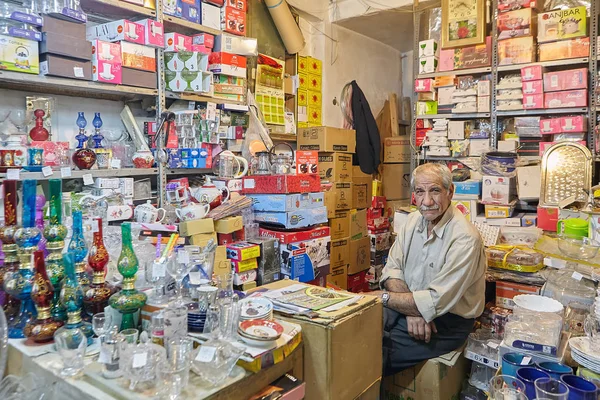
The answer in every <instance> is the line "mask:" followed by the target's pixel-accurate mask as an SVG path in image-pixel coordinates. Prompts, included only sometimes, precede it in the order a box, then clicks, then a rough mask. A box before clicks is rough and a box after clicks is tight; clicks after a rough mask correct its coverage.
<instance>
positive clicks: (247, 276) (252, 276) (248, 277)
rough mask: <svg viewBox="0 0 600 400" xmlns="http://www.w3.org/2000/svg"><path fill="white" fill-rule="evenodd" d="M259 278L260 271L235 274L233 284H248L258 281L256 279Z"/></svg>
mask: <svg viewBox="0 0 600 400" xmlns="http://www.w3.org/2000/svg"><path fill="white" fill-rule="evenodd" d="M257 276H258V270H256V269H251V270H249V271H245V272H236V273H235V274H233V284H234V285H243V284H244V283H247V282H254V281H256V277H257Z"/></svg>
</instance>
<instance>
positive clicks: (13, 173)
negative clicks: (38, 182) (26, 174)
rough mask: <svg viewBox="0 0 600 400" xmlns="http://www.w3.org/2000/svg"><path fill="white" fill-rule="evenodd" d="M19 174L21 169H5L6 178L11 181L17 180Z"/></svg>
mask: <svg viewBox="0 0 600 400" xmlns="http://www.w3.org/2000/svg"><path fill="white" fill-rule="evenodd" d="M20 176H21V170H20V169H19V168H8V169H7V170H6V179H10V180H12V181H18V180H19V177H20Z"/></svg>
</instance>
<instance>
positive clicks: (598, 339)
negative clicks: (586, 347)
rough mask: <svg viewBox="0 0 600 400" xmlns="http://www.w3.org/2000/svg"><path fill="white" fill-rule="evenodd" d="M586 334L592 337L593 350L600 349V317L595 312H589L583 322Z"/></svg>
mask: <svg viewBox="0 0 600 400" xmlns="http://www.w3.org/2000/svg"><path fill="white" fill-rule="evenodd" d="M583 328H584V331H585V334H586V335H587V337H588V338H590V347H591V348H592V350H595V351H600V318H598V317H597V316H596V315H594V314H588V316H587V317H585V321H584V324H583Z"/></svg>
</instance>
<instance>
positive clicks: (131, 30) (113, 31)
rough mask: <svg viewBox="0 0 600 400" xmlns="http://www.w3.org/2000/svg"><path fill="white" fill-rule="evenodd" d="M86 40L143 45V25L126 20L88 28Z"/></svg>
mask: <svg viewBox="0 0 600 400" xmlns="http://www.w3.org/2000/svg"><path fill="white" fill-rule="evenodd" d="M86 39H87V40H93V39H100V40H105V41H107V42H119V41H126V42H131V43H137V44H144V40H145V33H144V25H142V24H138V23H137V22H132V21H129V20H126V19H119V20H117V21H111V22H107V23H105V24H99V25H95V26H90V27H88V28H87V30H86Z"/></svg>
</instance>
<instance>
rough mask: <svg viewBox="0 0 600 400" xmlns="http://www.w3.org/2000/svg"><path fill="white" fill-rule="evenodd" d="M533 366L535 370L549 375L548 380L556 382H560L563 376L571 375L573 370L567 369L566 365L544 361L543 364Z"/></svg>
mask: <svg viewBox="0 0 600 400" xmlns="http://www.w3.org/2000/svg"><path fill="white" fill-rule="evenodd" d="M535 366H536V368H537V369H539V370H541V371H544V372H545V373H547V374H548V375H550V378H553V379H556V380H560V377H561V376H563V375H566V374H572V373H573V368H571V367H569V366H568V365H565V364H561V363H558V362H552V361H545V362H541V363H537V364H536V365H535Z"/></svg>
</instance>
